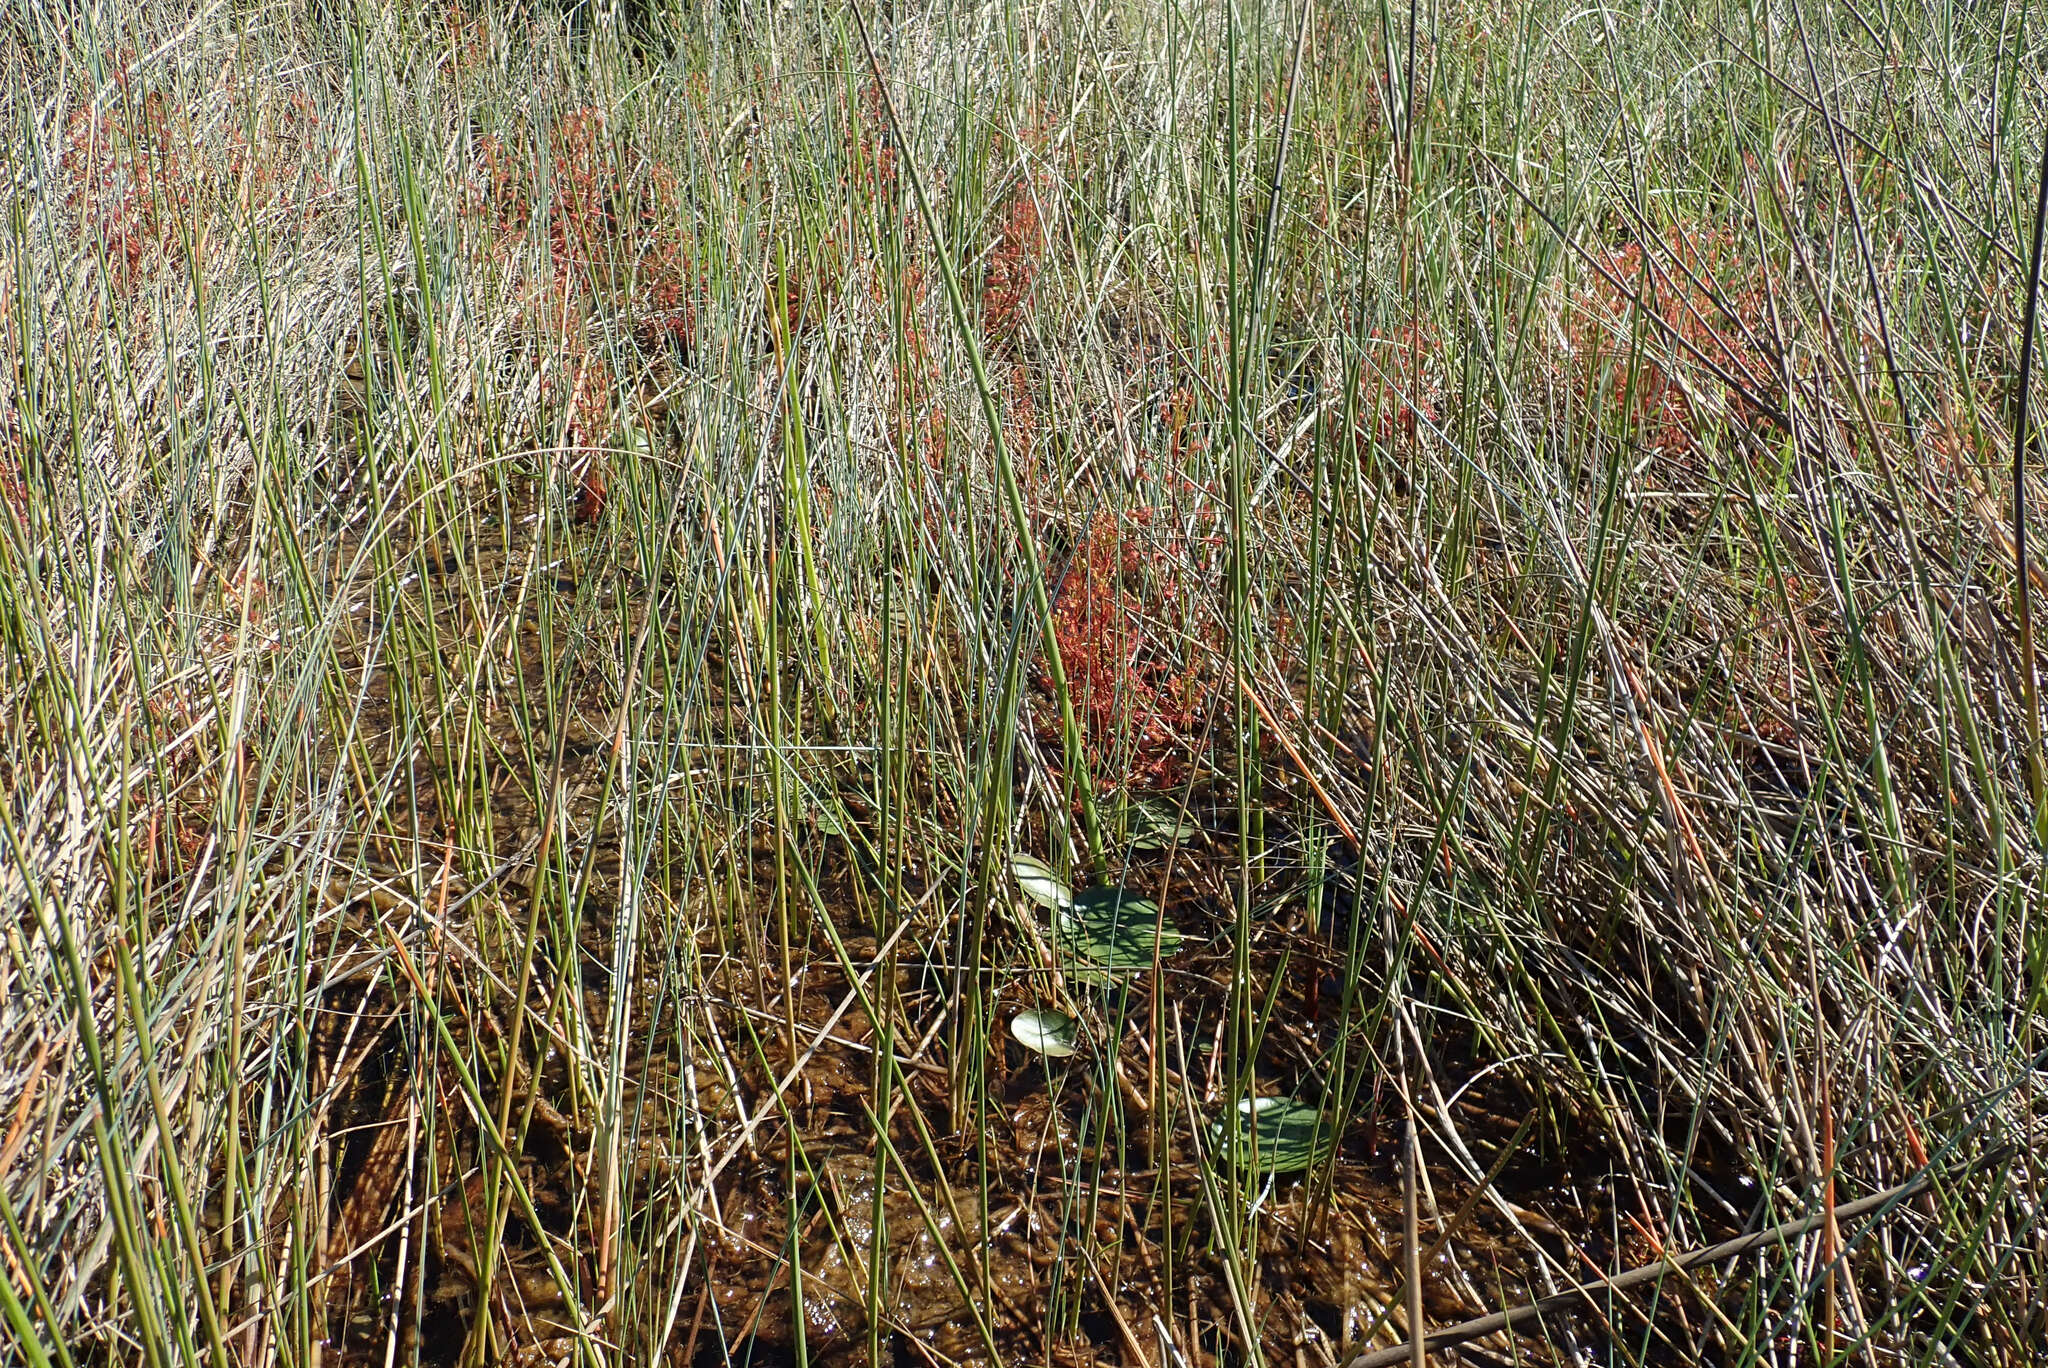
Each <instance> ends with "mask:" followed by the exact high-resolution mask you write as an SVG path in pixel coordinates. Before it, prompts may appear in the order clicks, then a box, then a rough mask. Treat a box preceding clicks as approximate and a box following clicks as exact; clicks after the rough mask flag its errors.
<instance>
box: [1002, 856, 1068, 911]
mask: <svg viewBox="0 0 2048 1368" xmlns="http://www.w3.org/2000/svg"><path fill="white" fill-rule="evenodd" d="M1010 872H1011V873H1013V874H1015V875H1016V876H1017V887H1019V888H1021V889H1023V890H1024V896H1025V897H1027V898H1029V899H1031V901H1033V902H1035V903H1037V904H1038V905H1039V906H1040V907H1048V908H1051V909H1052V910H1053V911H1055V912H1057V911H1060V910H1061V909H1062V908H1068V907H1072V906H1073V905H1074V891H1073V890H1072V889H1070V888H1068V887H1067V885H1066V884H1065V883H1064V882H1063V881H1062V880H1061V879H1060V876H1059V875H1057V874H1055V873H1053V872H1052V869H1051V867H1050V866H1048V865H1047V864H1046V863H1045V862H1044V861H1043V860H1036V859H1033V858H1032V857H1031V856H1029V855H1013V856H1011V857H1010Z"/></svg>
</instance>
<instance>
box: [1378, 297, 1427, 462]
mask: <svg viewBox="0 0 2048 1368" xmlns="http://www.w3.org/2000/svg"><path fill="white" fill-rule="evenodd" d="M1372 337H1373V340H1374V341H1375V342H1377V343H1380V344H1381V346H1380V348H1378V349H1376V350H1378V351H1379V352H1380V356H1381V357H1383V358H1384V359H1378V358H1376V364H1377V365H1378V367H1379V391H1380V402H1379V404H1378V411H1379V428H1378V431H1377V433H1376V434H1375V435H1376V436H1377V438H1378V440H1379V443H1380V445H1381V446H1391V445H1393V444H1394V442H1395V440H1396V438H1397V437H1398V439H1399V440H1400V441H1401V442H1402V443H1403V444H1404V445H1406V446H1408V447H1413V446H1414V444H1415V434H1416V429H1417V427H1418V426H1422V427H1427V426H1430V425H1433V424H1435V423H1436V422H1437V421H1438V414H1439V411H1440V408H1441V405H1442V403H1443V393H1442V387H1441V384H1440V382H1439V380H1438V378H1437V375H1436V368H1435V366H1434V365H1433V364H1432V363H1433V362H1434V361H1435V359H1436V357H1437V356H1438V354H1439V351H1440V343H1439V342H1438V340H1437V336H1436V332H1435V330H1434V329H1432V328H1431V327H1430V326H1429V323H1428V321H1427V320H1425V319H1421V318H1411V319H1409V320H1408V322H1407V323H1405V324H1403V325H1401V326H1400V327H1398V328H1395V329H1394V330H1393V331H1392V333H1391V334H1389V333H1383V332H1382V331H1381V330H1380V329H1378V328H1374V329H1373V331H1372Z"/></svg>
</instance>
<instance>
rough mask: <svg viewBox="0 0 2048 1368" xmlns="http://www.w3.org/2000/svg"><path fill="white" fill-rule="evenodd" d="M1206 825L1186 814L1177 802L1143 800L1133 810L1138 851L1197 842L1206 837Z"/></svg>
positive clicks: (1133, 837) (1133, 838)
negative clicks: (1191, 819)
mask: <svg viewBox="0 0 2048 1368" xmlns="http://www.w3.org/2000/svg"><path fill="white" fill-rule="evenodd" d="M1202 835H1203V833H1202V828H1201V827H1199V826H1197V825H1196V824H1195V823H1193V822H1192V821H1189V820H1188V819H1187V818H1185V817H1183V816H1182V815H1181V812H1180V808H1179V806H1178V805H1177V804H1174V803H1139V804H1138V805H1137V806H1136V807H1134V808H1133V809H1132V810H1131V847H1132V849H1134V850H1166V849H1169V848H1171V847H1173V846H1177V845H1184V844H1194V843H1197V842H1199V841H1201V839H1202Z"/></svg>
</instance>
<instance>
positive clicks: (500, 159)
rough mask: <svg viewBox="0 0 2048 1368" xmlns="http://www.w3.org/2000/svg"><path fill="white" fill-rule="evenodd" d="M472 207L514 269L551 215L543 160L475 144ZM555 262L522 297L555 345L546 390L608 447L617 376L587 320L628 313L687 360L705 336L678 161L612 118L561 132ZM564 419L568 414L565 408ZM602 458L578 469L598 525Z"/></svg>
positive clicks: (581, 504) (583, 504) (655, 343)
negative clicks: (518, 248)
mask: <svg viewBox="0 0 2048 1368" xmlns="http://www.w3.org/2000/svg"><path fill="white" fill-rule="evenodd" d="M475 157H476V166H477V172H478V174H477V176H476V178H475V179H474V180H473V182H472V185H471V189H470V194H469V206H468V207H469V210H470V212H471V213H472V214H473V215H474V216H475V217H476V218H478V219H479V220H480V221H481V223H482V225H483V228H484V230H485V237H486V239H487V242H488V244H489V250H490V252H491V254H492V255H493V256H494V257H495V258H496V259H497V260H498V261H499V262H500V263H502V264H510V263H511V262H513V261H514V260H516V259H517V254H516V252H515V251H514V250H513V249H514V247H515V245H516V242H517V239H518V238H519V237H520V236H521V235H523V234H525V233H527V232H528V231H529V230H530V229H532V228H533V226H534V223H535V215H536V213H538V212H539V211H540V210H541V208H542V207H543V201H542V200H541V198H540V196H539V195H538V194H537V193H536V177H535V175H534V173H533V168H534V165H535V162H536V158H535V157H534V156H533V154H532V149H531V147H530V146H529V148H527V149H521V148H519V147H517V146H516V145H514V144H508V143H507V142H506V141H505V140H504V139H502V138H499V137H496V136H494V135H484V136H482V137H480V138H479V139H478V140H477V142H476V145H475ZM545 165H546V169H547V173H548V174H547V177H546V185H547V190H548V193H547V195H546V198H545V201H544V207H545V209H546V214H545V218H544V224H545V234H546V239H545V240H546V248H547V251H546V255H545V258H544V260H543V264H542V265H541V267H540V269H539V270H538V272H537V273H536V274H534V275H533V276H531V277H529V278H528V279H527V280H525V281H524V282H523V283H522V285H521V288H520V294H521V297H522V309H523V312H524V314H525V317H526V319H527V323H528V326H529V328H530V329H531V331H532V333H533V334H534V336H536V337H545V338H547V339H549V354H547V355H544V356H542V357H541V358H540V367H541V388H542V392H543V394H544V395H545V396H546V397H547V398H548V399H549V401H550V402H552V403H554V404H556V405H559V406H562V407H563V408H566V410H567V419H568V431H567V438H568V441H569V443H570V445H572V446H574V447H578V448H586V449H588V448H601V447H602V446H604V444H605V443H606V442H607V441H608V440H609V438H610V434H611V428H612V401H613V392H614V390H615V388H616V385H615V380H616V376H615V374H614V371H613V367H612V366H611V365H610V364H609V363H608V362H607V360H606V358H605V356H604V355H603V354H602V353H601V351H600V350H599V348H597V347H596V346H594V345H593V342H592V339H591V337H590V334H589V329H588V325H587V322H586V320H587V319H589V318H591V317H593V316H602V315H604V314H606V313H611V314H615V315H617V314H622V315H623V316H624V320H625V324H626V329H627V331H628V333H629V334H630V336H631V337H632V339H633V342H634V344H635V345H636V346H638V347H640V348H641V349H643V350H645V351H650V352H652V351H655V350H658V349H661V348H664V347H666V348H670V349H673V350H676V351H687V349H688V347H689V345H690V343H691V341H692V340H693V339H694V337H695V334H696V329H697V309H698V302H699V300H700V299H701V297H702V293H703V289H702V273H701V270H700V268H699V267H698V265H697V263H696V261H695V253H694V251H693V249H692V247H693V245H692V241H691V239H690V236H689V234H688V232H687V228H686V224H687V222H688V215H687V208H688V206H687V203H686V199H685V193H684V188H683V183H682V178H681V177H680V176H679V175H678V174H677V173H676V171H675V169H674V168H673V167H672V166H670V165H669V164H668V163H667V162H666V161H663V160H661V159H659V158H656V157H651V156H646V155H643V154H641V153H640V152H639V151H637V150H636V149H635V148H634V147H633V146H632V145H631V144H630V143H627V144H624V145H622V143H621V140H620V139H618V138H616V137H615V136H614V135H613V133H612V130H611V128H610V125H609V121H608V119H607V117H606V115H605V112H604V111H603V110H602V109H599V108H597V107H596V106H592V105H586V106H582V107H580V108H577V109H574V110H571V111H569V112H568V113H567V114H565V115H564V116H563V117H562V118H561V119H560V121H559V122H558V123H557V124H556V125H555V129H554V133H553V135H552V137H551V138H550V139H549V142H548V145H547V148H546V159H545ZM557 411H558V412H559V411H561V409H559V408H558V409H557ZM606 490H607V481H606V472H605V470H604V467H603V464H602V461H601V459H599V458H595V457H592V458H589V459H586V460H583V461H581V462H579V463H578V464H577V467H576V472H575V499H576V510H575V511H576V515H577V517H578V518H579V519H581V520H583V521H595V520H596V519H597V518H598V517H599V516H601V515H602V513H603V511H604V508H605V505H606V502H607V495H606Z"/></svg>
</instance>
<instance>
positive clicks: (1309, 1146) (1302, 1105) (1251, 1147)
mask: <svg viewBox="0 0 2048 1368" xmlns="http://www.w3.org/2000/svg"><path fill="white" fill-rule="evenodd" d="M1237 1114H1238V1125H1239V1128H1240V1134H1242V1135H1243V1137H1244V1142H1243V1144H1242V1146H1241V1148H1239V1150H1238V1154H1239V1155H1241V1156H1242V1158H1241V1159H1240V1162H1242V1163H1245V1164H1251V1163H1253V1162H1254V1156H1255V1155H1256V1163H1257V1168H1258V1172H1259V1173H1261V1174H1268V1173H1300V1172H1302V1171H1303V1170H1304V1169H1308V1168H1311V1167H1313V1166H1314V1165H1316V1164H1318V1163H1321V1162H1322V1161H1323V1160H1324V1159H1327V1158H1328V1157H1329V1156H1330V1153H1331V1152H1332V1151H1333V1150H1335V1149H1336V1147H1337V1134H1336V1130H1335V1126H1334V1123H1333V1122H1332V1121H1331V1119H1330V1118H1329V1117H1327V1116H1325V1115H1324V1114H1323V1112H1322V1109H1321V1108H1319V1107H1312V1106H1310V1105H1309V1104H1308V1103H1306V1102H1297V1101H1295V1100H1294V1099H1293V1098H1291V1097H1258V1098H1252V1097H1247V1098H1245V1099H1244V1100H1243V1101H1241V1102H1239V1103H1238V1104H1237ZM1209 1129H1210V1132H1211V1133H1212V1134H1213V1135H1214V1136H1215V1137H1216V1143H1217V1145H1218V1146H1219V1147H1221V1146H1222V1144H1223V1142H1224V1134H1223V1123H1222V1122H1220V1121H1219V1122H1216V1123H1214V1124H1213V1125H1211V1126H1210V1128H1209Z"/></svg>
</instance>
